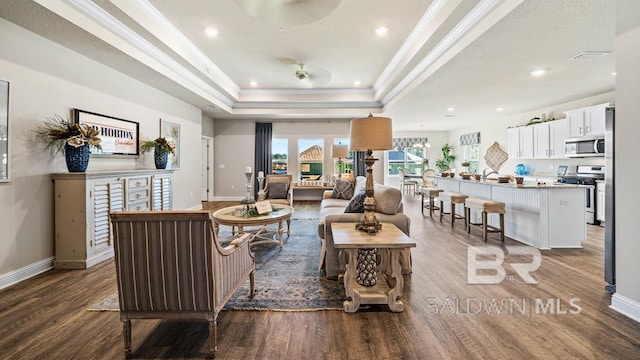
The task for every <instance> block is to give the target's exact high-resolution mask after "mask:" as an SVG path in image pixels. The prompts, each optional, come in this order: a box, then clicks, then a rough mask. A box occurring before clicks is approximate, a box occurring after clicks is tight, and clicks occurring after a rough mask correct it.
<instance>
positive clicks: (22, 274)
mask: <svg viewBox="0 0 640 360" xmlns="http://www.w3.org/2000/svg"><path fill="white" fill-rule="evenodd" d="M51 269H53V256H52V257H48V258H46V259H44V260H40V261H38V262H34V263H33V264H29V265H26V266H23V267H21V268H19V269H16V270H13V271H10V272H8V273H4V274H0V289H4V288H6V287H9V286H11V285H13V284H17V283H19V282H20V281H23V280H27V279H29V278H32V277H34V276H36V275H38V274H41V273H43V272H45V271H48V270H51Z"/></svg>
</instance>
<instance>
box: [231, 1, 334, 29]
mask: <svg viewBox="0 0 640 360" xmlns="http://www.w3.org/2000/svg"><path fill="white" fill-rule="evenodd" d="M234 1H235V3H236V4H238V6H240V8H242V9H243V10H244V11H245V12H246V13H247V14H249V15H250V16H253V17H255V18H258V19H263V20H267V21H269V22H271V23H273V24H276V25H287V26H290V25H303V24H309V23H312V22H314V21H318V20H320V19H322V18H324V17H326V16H327V15H329V14H331V13H332V12H333V11H334V10H335V9H336V8H337V7H338V5H340V2H341V1H342V0H321V1H311V0H281V1H265V0H234Z"/></svg>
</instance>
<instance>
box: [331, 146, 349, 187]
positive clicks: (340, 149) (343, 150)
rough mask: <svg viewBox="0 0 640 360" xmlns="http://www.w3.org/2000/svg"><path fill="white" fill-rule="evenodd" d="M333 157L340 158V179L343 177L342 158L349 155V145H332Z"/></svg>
mask: <svg viewBox="0 0 640 360" xmlns="http://www.w3.org/2000/svg"><path fill="white" fill-rule="evenodd" d="M331 157H332V158H334V159H338V179H339V178H341V177H342V163H343V162H344V161H343V160H342V159H344V158H347V157H349V147H348V146H347V145H343V144H333V145H331Z"/></svg>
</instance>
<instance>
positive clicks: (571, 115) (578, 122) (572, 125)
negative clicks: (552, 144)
mask: <svg viewBox="0 0 640 360" xmlns="http://www.w3.org/2000/svg"><path fill="white" fill-rule="evenodd" d="M565 114H566V115H567V121H568V122H569V137H578V136H584V109H578V110H571V111H567V112H565Z"/></svg>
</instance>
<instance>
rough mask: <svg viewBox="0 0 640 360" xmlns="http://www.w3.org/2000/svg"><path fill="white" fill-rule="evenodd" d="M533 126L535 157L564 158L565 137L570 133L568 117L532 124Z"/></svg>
mask: <svg viewBox="0 0 640 360" xmlns="http://www.w3.org/2000/svg"><path fill="white" fill-rule="evenodd" d="M531 127H532V128H533V158H534V159H561V158H564V139H566V138H567V137H568V135H569V123H568V120H567V119H562V120H555V121H549V122H545V123H542V124H537V125H533V126H531Z"/></svg>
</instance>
